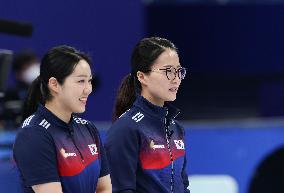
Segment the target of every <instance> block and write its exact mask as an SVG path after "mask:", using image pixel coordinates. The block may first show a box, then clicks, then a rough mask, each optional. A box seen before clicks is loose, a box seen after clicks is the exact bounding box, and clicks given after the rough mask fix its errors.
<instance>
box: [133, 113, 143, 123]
mask: <svg viewBox="0 0 284 193" xmlns="http://www.w3.org/2000/svg"><path fill="white" fill-rule="evenodd" d="M143 118H144V115H143V114H142V113H141V112H138V113H136V114H135V115H134V116H133V117H132V119H133V120H134V121H136V122H137V123H138V122H139V121H141V120H142V119H143Z"/></svg>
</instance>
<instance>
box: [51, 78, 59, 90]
mask: <svg viewBox="0 0 284 193" xmlns="http://www.w3.org/2000/svg"><path fill="white" fill-rule="evenodd" d="M48 88H49V90H50V92H51V93H58V91H59V83H58V81H57V80H56V78H54V77H51V78H49V80H48Z"/></svg>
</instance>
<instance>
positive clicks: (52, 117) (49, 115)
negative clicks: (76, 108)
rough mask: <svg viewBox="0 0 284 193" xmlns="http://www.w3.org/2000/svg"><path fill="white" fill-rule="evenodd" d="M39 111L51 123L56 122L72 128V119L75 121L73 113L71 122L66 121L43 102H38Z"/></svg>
mask: <svg viewBox="0 0 284 193" xmlns="http://www.w3.org/2000/svg"><path fill="white" fill-rule="evenodd" d="M36 112H37V113H39V114H40V115H42V116H43V117H44V118H46V119H47V120H48V121H49V122H50V123H53V124H56V125H57V126H59V127H61V128H67V129H68V128H70V127H71V124H72V121H73V115H71V118H70V121H69V123H65V122H64V121H62V120H61V119H59V118H58V117H57V116H56V115H55V114H53V113H52V112H51V111H49V110H48V109H47V108H46V107H45V106H43V105H42V104H40V103H39V104H38V107H37V111H36Z"/></svg>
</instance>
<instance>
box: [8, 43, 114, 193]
mask: <svg viewBox="0 0 284 193" xmlns="http://www.w3.org/2000/svg"><path fill="white" fill-rule="evenodd" d="M90 64H91V63H90V59H89V57H88V56H87V55H85V54H84V53H82V52H80V51H78V50H76V49H75V48H73V47H69V46H65V45H63V46H57V47H54V48H52V49H50V50H49V51H48V52H47V53H46V54H45V55H44V57H43V59H42V61H41V65H40V75H39V76H38V77H37V78H36V79H35V80H34V82H33V83H32V85H31V87H30V89H29V92H28V96H27V99H26V101H25V106H24V115H23V117H24V118H25V120H24V121H23V123H22V126H21V128H20V130H19V132H18V134H17V137H16V140H15V144H14V148H13V154H14V159H15V162H16V165H17V168H18V170H19V172H20V176H21V181H22V185H23V192H25V193H51V192H52V193H63V192H64V193H94V192H96V193H111V182H110V175H109V169H108V164H107V159H106V155H105V151H104V148H103V145H102V143H101V140H100V136H99V133H98V131H97V129H96V127H95V126H94V125H93V124H92V123H91V122H89V121H87V120H84V119H82V118H80V117H78V116H77V115H75V113H76V114H77V113H82V112H84V111H85V106H86V102H87V99H88V96H89V94H90V93H91V92H92V84H91V81H92V73H91V68H90Z"/></svg>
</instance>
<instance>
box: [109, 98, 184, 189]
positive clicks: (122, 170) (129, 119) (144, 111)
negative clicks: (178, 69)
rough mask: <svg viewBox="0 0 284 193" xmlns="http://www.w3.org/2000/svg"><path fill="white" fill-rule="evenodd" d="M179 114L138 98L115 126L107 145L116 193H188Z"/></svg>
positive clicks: (110, 131)
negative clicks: (178, 120)
mask: <svg viewBox="0 0 284 193" xmlns="http://www.w3.org/2000/svg"><path fill="white" fill-rule="evenodd" d="M178 113H179V110H178V109H176V108H174V107H172V106H168V105H166V106H165V107H159V106H156V105H154V104H152V103H150V102H149V101H147V100H146V99H145V98H143V97H142V96H137V99H136V101H135V102H134V105H133V106H132V107H131V108H130V109H129V110H128V111H126V112H125V113H124V114H123V115H122V116H121V117H120V118H119V119H118V120H116V121H115V122H114V124H113V125H112V126H111V128H110V129H109V130H108V133H107V139H106V144H105V148H106V152H107V157H108V159H109V166H110V173H111V180H112V185H113V192H114V193H118V192H121V193H134V192H135V193H173V192H174V193H189V190H188V189H187V186H188V177H187V174H186V172H185V169H186V159H185V146H184V129H183V128H182V127H181V126H180V124H179V123H178V122H177V121H176V120H175V117H176V116H177V115H178Z"/></svg>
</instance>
